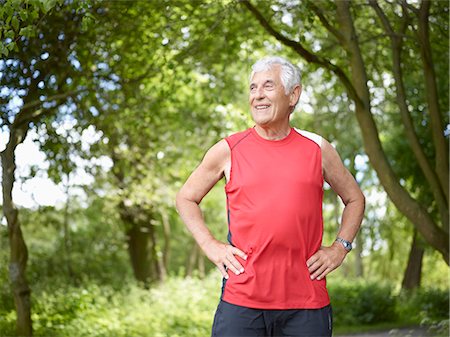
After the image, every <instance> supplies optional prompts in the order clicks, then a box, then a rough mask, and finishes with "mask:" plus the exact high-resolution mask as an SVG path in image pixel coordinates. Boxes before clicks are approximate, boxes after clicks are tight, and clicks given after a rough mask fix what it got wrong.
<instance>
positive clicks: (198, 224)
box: [176, 140, 246, 278]
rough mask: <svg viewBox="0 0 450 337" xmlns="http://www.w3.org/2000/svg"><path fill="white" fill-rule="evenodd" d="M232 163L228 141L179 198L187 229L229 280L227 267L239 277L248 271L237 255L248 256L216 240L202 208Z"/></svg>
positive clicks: (218, 147)
mask: <svg viewBox="0 0 450 337" xmlns="http://www.w3.org/2000/svg"><path fill="white" fill-rule="evenodd" d="M229 161H230V148H229V147H228V144H227V143H226V141H225V140H221V141H220V142H218V143H217V144H215V145H214V146H213V147H211V149H209V151H208V152H207V153H206V155H205V157H204V158H203V160H202V162H201V163H200V165H199V166H198V167H197V168H196V169H195V170H194V172H192V174H191V176H190V177H189V178H188V180H187V181H186V183H185V184H184V185H183V187H182V188H181V189H180V191H179V192H178V194H177V197H176V206H177V210H178V213H179V214H180V216H181V218H182V220H183V221H184V223H185V224H186V227H187V228H188V229H189V231H190V232H191V233H192V236H193V237H194V239H195V240H196V241H197V243H198V245H199V246H200V248H201V249H202V250H203V251H204V252H205V254H206V256H207V257H208V258H209V259H210V260H211V261H212V262H213V263H214V264H215V265H216V266H217V268H218V269H219V270H220V272H221V273H222V275H223V276H224V277H225V278H228V274H227V272H226V269H225V267H227V268H229V269H230V270H231V271H233V272H234V273H235V274H240V273H242V272H243V271H244V269H243V267H242V265H241V264H240V263H239V261H238V260H237V259H236V258H235V257H234V255H239V256H240V257H241V258H243V259H246V256H245V253H244V252H242V251H241V250H240V249H238V248H236V247H233V246H231V245H229V244H225V243H223V242H220V241H218V240H216V239H215V238H214V237H213V236H212V234H211V232H210V231H209V230H208V228H207V227H206V224H205V221H204V219H203V215H202V212H201V209H200V207H199V204H200V202H201V201H202V199H203V197H204V196H205V195H206V194H207V193H208V192H209V191H210V190H211V188H212V187H213V186H214V185H215V184H216V183H217V182H218V181H219V180H220V179H221V178H222V177H223V175H224V170H225V168H226V166H227V165H229ZM224 266H225V267H224Z"/></svg>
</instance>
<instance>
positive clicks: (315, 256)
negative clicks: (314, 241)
mask: <svg viewBox="0 0 450 337" xmlns="http://www.w3.org/2000/svg"><path fill="white" fill-rule="evenodd" d="M319 258H320V256H319V255H318V254H317V253H316V254H314V255H313V256H311V257H310V258H309V259H308V261H306V265H307V266H308V267H310V266H311V265H313V264H314V263H315V262H317V261H318V260H319Z"/></svg>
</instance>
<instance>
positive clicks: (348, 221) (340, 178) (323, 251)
mask: <svg viewBox="0 0 450 337" xmlns="http://www.w3.org/2000/svg"><path fill="white" fill-rule="evenodd" d="M322 168H323V174H324V179H325V181H326V182H327V183H328V184H329V185H330V186H331V188H332V189H333V190H334V191H335V192H336V193H337V194H338V195H339V197H340V198H341V199H342V202H343V203H344V205H345V208H344V211H343V213H342V219H341V227H340V228H339V233H338V236H337V237H339V238H342V239H344V240H346V241H349V242H352V241H353V239H354V238H355V236H356V233H357V232H358V230H359V227H360V226H361V222H362V219H363V215H364V207H365V198H364V195H363V193H362V191H361V189H360V188H359V186H358V184H357V183H356V181H355V179H354V178H353V176H352V175H351V173H350V172H349V171H348V170H347V169H346V168H345V166H344V164H343V163H342V160H341V158H340V157H339V154H338V153H337V151H336V150H335V149H334V147H333V146H332V145H331V144H330V143H329V142H327V141H326V140H325V139H322ZM347 253H348V251H347V250H346V249H345V248H344V246H343V245H342V243H340V242H337V241H335V242H334V243H333V244H332V245H331V246H330V247H321V248H320V249H319V251H317V252H316V253H315V254H314V255H313V256H311V257H310V258H309V259H308V261H306V264H307V266H308V270H309V272H310V274H311V279H313V280H314V279H317V280H321V279H323V278H324V277H325V276H326V275H327V274H328V273H330V272H331V271H333V270H334V269H336V268H337V267H339V266H340V265H341V264H342V261H344V258H345V256H346V255H347Z"/></svg>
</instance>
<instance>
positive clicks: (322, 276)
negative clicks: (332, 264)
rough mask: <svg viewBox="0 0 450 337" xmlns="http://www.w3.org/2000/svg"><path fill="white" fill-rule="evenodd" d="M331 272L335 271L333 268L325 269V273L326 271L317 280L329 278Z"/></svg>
mask: <svg viewBox="0 0 450 337" xmlns="http://www.w3.org/2000/svg"><path fill="white" fill-rule="evenodd" d="M331 271H333V269H331V268H327V269H325V271H324V272H323V273H322V274H320V275H319V276H317V280H321V279H323V278H324V277H325V276H327V275H328V274H329V273H330V272H331Z"/></svg>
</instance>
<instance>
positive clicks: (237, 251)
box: [231, 247, 247, 260]
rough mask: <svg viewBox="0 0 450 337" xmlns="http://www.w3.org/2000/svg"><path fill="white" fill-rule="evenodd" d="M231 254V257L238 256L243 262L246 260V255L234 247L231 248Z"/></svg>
mask: <svg viewBox="0 0 450 337" xmlns="http://www.w3.org/2000/svg"><path fill="white" fill-rule="evenodd" d="M231 252H232V253H233V255H237V256H239V257H240V258H241V259H243V260H247V254H245V253H244V252H243V251H242V250H240V249H239V248H236V247H232V249H231Z"/></svg>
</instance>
